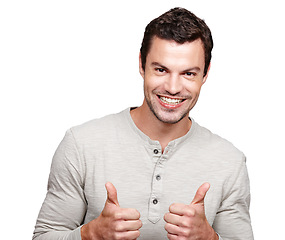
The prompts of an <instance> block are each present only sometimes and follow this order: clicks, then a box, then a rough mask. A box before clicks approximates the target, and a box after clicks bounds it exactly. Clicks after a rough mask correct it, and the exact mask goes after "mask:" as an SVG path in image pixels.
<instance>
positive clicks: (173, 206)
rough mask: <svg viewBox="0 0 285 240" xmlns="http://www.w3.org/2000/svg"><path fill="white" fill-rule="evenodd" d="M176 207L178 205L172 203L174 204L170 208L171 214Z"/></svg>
mask: <svg viewBox="0 0 285 240" xmlns="http://www.w3.org/2000/svg"><path fill="white" fill-rule="evenodd" d="M175 206H176V204H175V203H172V204H171V205H170V206H169V212H172V211H174V209H175Z"/></svg>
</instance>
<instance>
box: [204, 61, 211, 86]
mask: <svg viewBox="0 0 285 240" xmlns="http://www.w3.org/2000/svg"><path fill="white" fill-rule="evenodd" d="M210 68H211V62H210V64H209V67H208V70H207V74H206V75H205V76H204V77H203V84H204V83H205V82H206V80H207V78H208V75H209V72H210Z"/></svg>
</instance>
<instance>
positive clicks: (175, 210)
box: [164, 183, 219, 240]
mask: <svg viewBox="0 0 285 240" xmlns="http://www.w3.org/2000/svg"><path fill="white" fill-rule="evenodd" d="M209 189H210V184H209V183H204V184H203V185H201V186H200V187H199V188H198V190H197V192H196V195H195V197H194V199H193V200H192V202H191V204H190V205H185V204H181V203H173V204H171V205H170V207H169V213H166V214H165V215H164V220H165V222H166V224H165V230H166V231H167V237H168V239H170V240H174V239H188V240H194V239H199V240H218V239H219V237H218V235H217V234H216V233H215V231H214V229H213V228H212V227H211V226H210V225H209V223H208V221H207V219H206V216H205V208H204V199H205V197H206V194H207V192H208V190H209Z"/></svg>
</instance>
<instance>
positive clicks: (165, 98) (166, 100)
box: [160, 97, 182, 104]
mask: <svg viewBox="0 0 285 240" xmlns="http://www.w3.org/2000/svg"><path fill="white" fill-rule="evenodd" d="M160 100H161V101H162V102H164V103H167V104H178V103H181V102H182V99H174V98H167V97H160Z"/></svg>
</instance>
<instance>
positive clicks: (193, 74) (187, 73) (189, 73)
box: [185, 72, 196, 77]
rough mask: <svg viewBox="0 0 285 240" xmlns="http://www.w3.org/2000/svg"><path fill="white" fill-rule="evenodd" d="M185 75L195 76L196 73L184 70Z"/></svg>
mask: <svg viewBox="0 0 285 240" xmlns="http://www.w3.org/2000/svg"><path fill="white" fill-rule="evenodd" d="M185 75H186V76H188V77H194V76H196V73H193V72H186V73H185Z"/></svg>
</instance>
